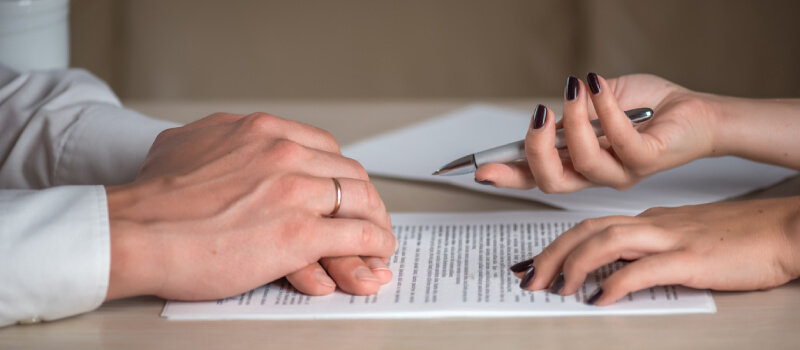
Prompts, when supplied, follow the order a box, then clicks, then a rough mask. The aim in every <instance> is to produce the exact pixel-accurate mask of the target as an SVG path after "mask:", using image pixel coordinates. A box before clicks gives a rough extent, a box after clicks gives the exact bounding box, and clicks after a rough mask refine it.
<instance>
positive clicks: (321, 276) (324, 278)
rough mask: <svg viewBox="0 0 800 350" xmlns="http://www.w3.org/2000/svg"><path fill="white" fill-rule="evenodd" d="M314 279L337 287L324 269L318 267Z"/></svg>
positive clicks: (325, 284) (322, 283)
mask: <svg viewBox="0 0 800 350" xmlns="http://www.w3.org/2000/svg"><path fill="white" fill-rule="evenodd" d="M314 279H316V280H317V282H319V284H321V285H324V286H328V287H336V283H335V282H333V280H332V279H331V278H330V277H329V276H328V274H327V273H325V270H323V269H317V270H316V271H314Z"/></svg>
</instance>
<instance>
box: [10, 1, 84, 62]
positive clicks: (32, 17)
mask: <svg viewBox="0 0 800 350" xmlns="http://www.w3.org/2000/svg"><path fill="white" fill-rule="evenodd" d="M68 15H69V0H0V62H2V63H3V64H5V65H6V66H8V67H11V68H13V69H15V70H17V71H19V72H25V71H30V70H44V69H58V68H66V67H68V66H69V20H68Z"/></svg>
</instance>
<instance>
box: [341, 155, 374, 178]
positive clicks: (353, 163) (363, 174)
mask: <svg viewBox="0 0 800 350" xmlns="http://www.w3.org/2000/svg"><path fill="white" fill-rule="evenodd" d="M345 159H346V160H347V162H349V164H350V167H351V168H352V169H353V175H354V176H355V177H354V178H355V179H359V180H364V181H369V174H368V173H367V169H364V167H363V166H361V163H359V162H358V161H357V160H355V159H351V158H345Z"/></svg>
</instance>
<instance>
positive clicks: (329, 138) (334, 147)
mask: <svg viewBox="0 0 800 350" xmlns="http://www.w3.org/2000/svg"><path fill="white" fill-rule="evenodd" d="M318 130H319V138H320V140H322V141H323V142H325V146H326V149H328V150H330V152H333V153H341V150H340V148H339V142H336V138H335V137H333V134H331V133H330V132H329V131H327V130H324V129H318Z"/></svg>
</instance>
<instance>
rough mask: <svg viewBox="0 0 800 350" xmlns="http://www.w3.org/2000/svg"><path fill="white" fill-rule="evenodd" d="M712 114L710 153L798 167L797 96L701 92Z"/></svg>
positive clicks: (799, 121) (799, 106)
mask: <svg viewBox="0 0 800 350" xmlns="http://www.w3.org/2000/svg"><path fill="white" fill-rule="evenodd" d="M702 96H703V99H704V100H706V101H707V102H708V104H709V106H710V107H711V108H710V110H711V111H712V113H713V114H714V116H713V118H714V119H715V123H714V125H716V128H715V130H714V131H713V132H714V154H715V155H732V156H737V157H741V158H746V159H750V160H754V161H757V162H762V163H768V164H774V165H779V166H783V167H787V168H791V169H797V170H800V139H798V137H797V134H798V130H800V99H763V100H761V99H746V98H734V97H723V96H716V95H710V94H703V95H702Z"/></svg>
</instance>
